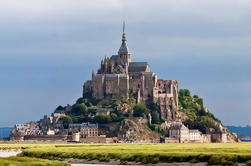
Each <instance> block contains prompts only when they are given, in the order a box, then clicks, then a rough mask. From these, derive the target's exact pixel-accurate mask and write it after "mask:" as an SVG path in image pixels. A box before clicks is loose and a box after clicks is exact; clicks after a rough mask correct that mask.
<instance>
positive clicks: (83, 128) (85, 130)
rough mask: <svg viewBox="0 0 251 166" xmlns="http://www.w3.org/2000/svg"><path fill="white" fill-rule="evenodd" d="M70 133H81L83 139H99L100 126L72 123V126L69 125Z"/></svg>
mask: <svg viewBox="0 0 251 166" xmlns="http://www.w3.org/2000/svg"><path fill="white" fill-rule="evenodd" d="M69 131H70V132H73V133H76V132H79V133H80V137H81V138H85V137H97V136H98V124H91V123H80V124H79V123H72V124H69Z"/></svg>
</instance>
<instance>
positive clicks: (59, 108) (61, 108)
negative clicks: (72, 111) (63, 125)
mask: <svg viewBox="0 0 251 166" xmlns="http://www.w3.org/2000/svg"><path fill="white" fill-rule="evenodd" d="M56 110H64V107H63V106H61V105H59V106H58V107H57V108H56Z"/></svg>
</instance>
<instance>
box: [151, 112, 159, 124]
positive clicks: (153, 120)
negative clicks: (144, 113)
mask: <svg viewBox="0 0 251 166" xmlns="http://www.w3.org/2000/svg"><path fill="white" fill-rule="evenodd" d="M151 116H152V123H159V122H160V118H159V116H158V114H157V111H151Z"/></svg>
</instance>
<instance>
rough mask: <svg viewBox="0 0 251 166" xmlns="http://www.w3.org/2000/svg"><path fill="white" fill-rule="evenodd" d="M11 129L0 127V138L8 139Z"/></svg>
mask: <svg viewBox="0 0 251 166" xmlns="http://www.w3.org/2000/svg"><path fill="white" fill-rule="evenodd" d="M11 130H12V128H11V127H0V138H4V137H9V134H10V131H11Z"/></svg>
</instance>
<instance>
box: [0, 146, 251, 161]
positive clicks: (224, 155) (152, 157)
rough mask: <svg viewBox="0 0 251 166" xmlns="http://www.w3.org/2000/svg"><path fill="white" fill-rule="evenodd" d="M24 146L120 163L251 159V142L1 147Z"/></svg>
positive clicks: (47, 154) (51, 154)
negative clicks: (118, 161) (113, 160)
mask: <svg viewBox="0 0 251 166" xmlns="http://www.w3.org/2000/svg"><path fill="white" fill-rule="evenodd" d="M10 146H11V147H23V148H24V151H23V152H22V154H21V156H25V157H35V158H43V159H55V158H78V159H88V160H99V161H110V159H115V160H120V161H121V163H126V162H129V161H136V162H141V163H158V162H208V163H209V164H211V165H212V164H222V165H231V164H232V165H233V164H236V163H246V162H247V163H248V162H249V163H250V162H251V143H208V144H200V143H197V144H196V143H188V144H171V143H170V144H76V145H72V144H58V145H56V144H24V145H21V144H16V145H0V148H1V147H5V148H6V147H10Z"/></svg>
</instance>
